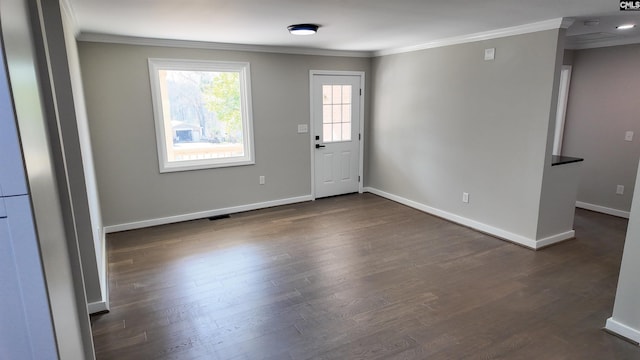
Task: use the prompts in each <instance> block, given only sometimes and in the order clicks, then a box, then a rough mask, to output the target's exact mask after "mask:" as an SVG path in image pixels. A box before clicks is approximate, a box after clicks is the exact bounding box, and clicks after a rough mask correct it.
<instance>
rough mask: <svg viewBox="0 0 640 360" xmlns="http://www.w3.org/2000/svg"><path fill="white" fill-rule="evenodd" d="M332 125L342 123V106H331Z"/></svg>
mask: <svg viewBox="0 0 640 360" xmlns="http://www.w3.org/2000/svg"><path fill="white" fill-rule="evenodd" d="M332 122H333V123H334V124H336V123H339V122H342V105H333V121H332Z"/></svg>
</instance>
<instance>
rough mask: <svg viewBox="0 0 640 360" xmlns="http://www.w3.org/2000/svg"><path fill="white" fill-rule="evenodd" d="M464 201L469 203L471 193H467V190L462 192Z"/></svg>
mask: <svg viewBox="0 0 640 360" xmlns="http://www.w3.org/2000/svg"><path fill="white" fill-rule="evenodd" d="M462 202H463V203H469V193H466V192H463V193H462Z"/></svg>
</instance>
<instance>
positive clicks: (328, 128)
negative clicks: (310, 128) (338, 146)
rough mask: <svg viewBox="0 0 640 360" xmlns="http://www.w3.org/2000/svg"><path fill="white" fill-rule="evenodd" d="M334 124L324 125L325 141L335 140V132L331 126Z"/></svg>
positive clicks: (323, 137) (323, 134) (323, 139)
mask: <svg viewBox="0 0 640 360" xmlns="http://www.w3.org/2000/svg"><path fill="white" fill-rule="evenodd" d="M332 127H333V126H332V125H331V124H324V125H322V141H323V142H332V141H333V135H332V134H333V133H332V131H331V128H332Z"/></svg>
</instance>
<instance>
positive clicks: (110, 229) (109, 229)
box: [104, 195, 313, 233]
mask: <svg viewBox="0 0 640 360" xmlns="http://www.w3.org/2000/svg"><path fill="white" fill-rule="evenodd" d="M311 200H313V196H312V195H305V196H298V197H293V198H287V199H279V200H272V201H266V202H261V203H254V204H248V205H240V206H232V207H228V208H222V209H214V210H207V211H200V212H195V213H190V214H183V215H175V216H169V217H164V218H158V219H149V220H142V221H135V222H130V223H125V224H118V225H110V226H105V227H104V232H105V233H114V232H118V231H126V230H134V229H141V228H146V227H151V226H157V225H165V224H171V223H176V222H181V221H189V220H196V219H202V218H207V217H211V216H219V215H227V214H234V213H239V212H244V211H251V210H258V209H264V208H269V207H273V206H280V205H288V204H295V203H300V202H305V201H311Z"/></svg>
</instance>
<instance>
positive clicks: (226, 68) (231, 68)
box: [149, 58, 255, 173]
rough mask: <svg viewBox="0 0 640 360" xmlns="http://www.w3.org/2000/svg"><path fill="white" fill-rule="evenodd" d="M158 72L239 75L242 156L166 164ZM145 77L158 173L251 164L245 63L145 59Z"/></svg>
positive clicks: (247, 69)
mask: <svg viewBox="0 0 640 360" xmlns="http://www.w3.org/2000/svg"><path fill="white" fill-rule="evenodd" d="M159 70H179V71H214V72H238V73H239V74H240V108H241V112H242V136H243V138H242V139H243V143H244V156H237V157H227V158H211V159H197V160H181V161H168V156H167V134H166V132H165V119H164V112H163V110H162V97H161V93H160V79H159V76H158V71H159ZM149 76H150V80H151V99H152V102H153V116H154V120H155V128H156V142H157V146H158V162H159V167H160V172H161V173H165V172H174V171H188V170H198V169H211V168H220V167H230V166H242V165H253V164H255V153H254V142H253V116H252V112H253V111H252V106H251V80H250V66H249V63H248V62H233V61H209V60H183V59H158V58H149Z"/></svg>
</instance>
